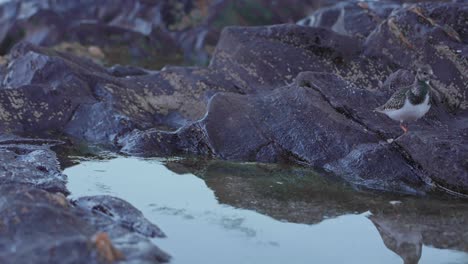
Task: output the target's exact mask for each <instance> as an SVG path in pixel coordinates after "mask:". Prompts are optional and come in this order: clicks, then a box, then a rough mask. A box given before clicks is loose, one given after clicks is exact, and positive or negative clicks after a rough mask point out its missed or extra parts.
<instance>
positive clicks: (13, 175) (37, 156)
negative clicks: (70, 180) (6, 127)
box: [0, 137, 68, 194]
mask: <svg viewBox="0 0 468 264" xmlns="http://www.w3.org/2000/svg"><path fill="white" fill-rule="evenodd" d="M24 143H27V141H26V142H24V141H23V142H22V140H21V139H19V138H15V137H12V138H3V140H0V160H1V165H0V184H1V185H3V184H28V185H32V186H35V187H37V188H40V189H44V190H47V191H50V192H60V193H62V194H68V190H67V188H66V186H65V184H66V181H67V177H66V176H65V175H63V174H62V173H61V171H60V169H59V167H58V161H57V157H56V155H55V153H54V152H52V151H51V150H50V149H49V147H50V146H51V145H50V144H52V145H53V144H54V143H55V142H47V141H44V142H40V141H36V142H31V141H30V142H29V143H30V144H31V143H36V144H40V143H43V144H45V145H42V144H41V145H30V144H24ZM47 143H49V145H48V144H47Z"/></svg>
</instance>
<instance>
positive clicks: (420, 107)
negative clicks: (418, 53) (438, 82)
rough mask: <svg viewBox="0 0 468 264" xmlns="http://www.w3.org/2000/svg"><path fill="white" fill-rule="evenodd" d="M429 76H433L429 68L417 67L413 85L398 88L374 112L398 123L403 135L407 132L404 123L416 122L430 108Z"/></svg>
mask: <svg viewBox="0 0 468 264" xmlns="http://www.w3.org/2000/svg"><path fill="white" fill-rule="evenodd" d="M431 76H433V72H432V69H431V67H430V66H427V65H424V66H419V67H418V69H417V71H416V78H415V80H414V83H413V84H412V85H410V86H406V87H402V88H400V89H399V90H398V91H396V92H395V93H394V94H393V95H392V96H391V97H390V99H388V101H387V102H386V103H385V104H383V105H382V106H380V107H377V108H376V109H375V111H377V112H379V113H382V114H386V115H387V116H388V117H390V118H391V119H393V120H396V121H400V127H401V129H403V131H404V133H406V132H408V128H407V127H406V126H405V125H404V122H406V121H415V120H418V119H419V118H421V117H423V116H424V115H425V114H426V113H427V111H429V108H431V105H430V93H429V90H430V86H429V81H430V78H431Z"/></svg>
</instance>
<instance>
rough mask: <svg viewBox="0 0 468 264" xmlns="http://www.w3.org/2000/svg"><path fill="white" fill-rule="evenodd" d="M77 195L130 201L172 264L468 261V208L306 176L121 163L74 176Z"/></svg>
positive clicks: (175, 163) (97, 164)
mask: <svg viewBox="0 0 468 264" xmlns="http://www.w3.org/2000/svg"><path fill="white" fill-rule="evenodd" d="M65 174H67V175H68V177H69V183H68V188H69V190H70V191H71V193H72V197H75V198H76V197H81V196H87V195H100V194H108V195H112V196H117V197H120V198H122V199H124V200H127V201H129V202H130V203H132V204H133V205H134V206H136V207H137V208H138V209H139V210H141V211H142V212H143V214H144V215H145V216H146V217H147V218H148V219H149V220H151V221H152V222H154V223H155V224H157V225H158V226H159V227H160V228H161V229H162V230H163V231H164V232H165V233H166V235H167V238H164V239H161V238H158V239H155V240H154V242H155V244H157V245H158V246H159V247H160V248H161V249H163V250H165V251H166V252H168V253H170V254H171V255H172V256H173V259H172V261H171V263H176V264H177V263H179V264H185V263H216V264H218V263H226V264H230V263H232V264H234V263H235V264H240V263H255V264H261V263H269V264H272V263H278V264H280V263H281V264H284V263H294V264H295V263H298V264H299V263H403V259H405V260H406V263H418V260H419V263H453V264H461V263H464V264H467V263H468V253H467V252H468V224H467V223H468V207H467V206H466V203H464V202H463V201H447V200H440V199H439V200H434V199H427V198H426V199H414V198H410V197H391V196H386V195H375V194H365V193H358V192H355V191H354V190H352V189H351V188H350V187H349V186H347V185H346V184H344V183H341V182H339V181H336V180H328V179H325V178H324V177H321V176H319V175H317V174H316V173H315V172H312V171H309V170H306V169H302V168H289V167H281V166H275V165H264V164H246V163H244V164H235V163H226V162H218V161H184V160H155V159H153V160H148V159H137V158H124V157H118V158H114V159H110V160H100V161H96V160H94V161H93V160H86V161H81V162H80V164H78V165H75V166H73V167H70V168H68V169H66V170H65Z"/></svg>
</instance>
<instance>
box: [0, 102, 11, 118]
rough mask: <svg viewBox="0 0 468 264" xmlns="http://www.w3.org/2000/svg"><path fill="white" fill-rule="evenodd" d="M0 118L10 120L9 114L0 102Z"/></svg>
mask: <svg viewBox="0 0 468 264" xmlns="http://www.w3.org/2000/svg"><path fill="white" fill-rule="evenodd" d="M0 120H2V121H11V114H10V113H9V112H8V111H7V110H6V109H5V108H3V106H2V104H1V103H0Z"/></svg>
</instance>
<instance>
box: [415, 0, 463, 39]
mask: <svg viewBox="0 0 468 264" xmlns="http://www.w3.org/2000/svg"><path fill="white" fill-rule="evenodd" d="M408 10H409V11H410V12H412V13H415V14H416V15H418V16H419V17H421V18H422V19H424V20H426V21H427V22H429V23H430V24H431V25H432V26H433V27H438V28H441V29H442V30H443V31H444V32H445V34H447V35H448V36H449V37H451V38H453V39H455V40H456V41H458V42H462V41H461V38H460V35H459V34H458V32H457V31H455V30H454V29H453V28H452V27H450V26H449V25H439V24H438V23H437V22H435V21H434V20H433V19H432V18H430V17H428V16H426V15H425V14H424V11H423V10H422V9H421V8H420V7H418V6H416V5H413V6H411V7H410V8H409V9H408Z"/></svg>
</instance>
